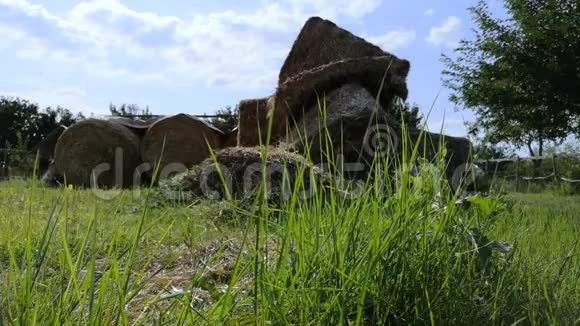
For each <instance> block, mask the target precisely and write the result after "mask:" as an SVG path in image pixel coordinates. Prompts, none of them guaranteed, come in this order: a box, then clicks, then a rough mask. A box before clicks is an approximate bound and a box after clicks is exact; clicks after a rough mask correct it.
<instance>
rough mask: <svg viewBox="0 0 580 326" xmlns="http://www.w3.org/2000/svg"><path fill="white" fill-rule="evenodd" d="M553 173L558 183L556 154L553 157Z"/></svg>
mask: <svg viewBox="0 0 580 326" xmlns="http://www.w3.org/2000/svg"><path fill="white" fill-rule="evenodd" d="M552 173H553V174H554V181H556V183H558V169H557V168H556V154H553V155H552Z"/></svg>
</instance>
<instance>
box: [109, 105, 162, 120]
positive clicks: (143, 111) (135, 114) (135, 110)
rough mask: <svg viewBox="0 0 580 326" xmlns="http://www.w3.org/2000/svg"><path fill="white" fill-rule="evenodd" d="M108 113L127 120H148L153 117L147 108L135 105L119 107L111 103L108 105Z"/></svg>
mask: <svg viewBox="0 0 580 326" xmlns="http://www.w3.org/2000/svg"><path fill="white" fill-rule="evenodd" d="M109 111H110V112H111V115H112V116H115V117H124V118H129V119H141V118H149V117H152V116H153V113H152V112H151V110H149V107H148V106H146V107H145V108H141V107H140V106H138V105H137V104H121V105H119V106H116V105H114V104H113V103H111V104H109Z"/></svg>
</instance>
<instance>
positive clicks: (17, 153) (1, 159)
mask: <svg viewBox="0 0 580 326" xmlns="http://www.w3.org/2000/svg"><path fill="white" fill-rule="evenodd" d="M23 158H27V159H28V160H33V159H34V158H33V155H32V154H31V153H29V152H27V151H23V150H18V149H12V148H0V180H4V179H10V178H14V177H25V176H26V175H27V174H29V172H28V171H27V170H29V169H26V168H24V167H23V166H22V165H21V163H19V162H22V159H23Z"/></svg>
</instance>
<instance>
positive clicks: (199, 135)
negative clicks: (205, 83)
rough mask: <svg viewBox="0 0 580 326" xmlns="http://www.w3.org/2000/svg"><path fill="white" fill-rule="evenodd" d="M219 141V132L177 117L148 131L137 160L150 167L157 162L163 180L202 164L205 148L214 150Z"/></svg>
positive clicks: (199, 122)
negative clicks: (139, 157)
mask: <svg viewBox="0 0 580 326" xmlns="http://www.w3.org/2000/svg"><path fill="white" fill-rule="evenodd" d="M223 138H224V133H223V132H222V131H220V130H219V129H217V128H215V127H213V126H212V125H210V124H209V123H207V122H205V121H204V120H201V119H198V118H196V117H192V116H189V115H186V114H178V115H174V116H171V117H166V118H163V119H160V120H158V121H157V122H155V123H154V124H153V125H151V127H149V129H148V130H147V133H146V134H145V137H143V141H142V142H141V158H142V159H143V161H144V162H146V163H149V164H150V165H151V166H152V167H155V166H156V165H157V162H160V171H161V172H160V177H162V178H163V177H165V176H167V175H168V174H169V173H173V172H183V171H185V170H187V169H188V168H190V167H192V166H193V165H195V164H198V163H200V162H201V161H203V160H205V159H206V158H208V157H209V156H210V151H209V147H208V144H209V146H210V147H211V148H212V149H213V150H216V149H218V148H219V147H220V146H221V144H222V139H223ZM164 146H165V147H164Z"/></svg>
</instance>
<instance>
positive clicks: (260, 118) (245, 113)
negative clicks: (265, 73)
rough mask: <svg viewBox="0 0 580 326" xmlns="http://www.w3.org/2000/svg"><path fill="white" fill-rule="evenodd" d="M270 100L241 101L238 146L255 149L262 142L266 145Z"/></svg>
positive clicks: (239, 106)
mask: <svg viewBox="0 0 580 326" xmlns="http://www.w3.org/2000/svg"><path fill="white" fill-rule="evenodd" d="M268 100H269V98H268V97H266V98H261V99H253V100H244V101H241V102H240V104H239V105H238V110H239V112H240V113H239V114H240V115H239V117H240V121H239V125H238V146H243V147H253V146H258V145H259V144H260V138H261V142H262V143H263V144H265V143H266V137H267V135H268Z"/></svg>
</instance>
